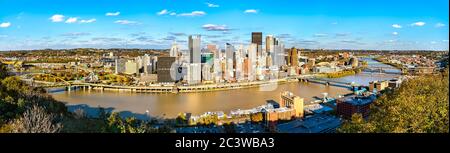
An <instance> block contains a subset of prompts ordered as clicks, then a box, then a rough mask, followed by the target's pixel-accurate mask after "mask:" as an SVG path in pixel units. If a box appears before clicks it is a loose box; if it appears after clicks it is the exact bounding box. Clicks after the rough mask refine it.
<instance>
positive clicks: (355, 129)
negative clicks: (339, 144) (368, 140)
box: [337, 113, 374, 133]
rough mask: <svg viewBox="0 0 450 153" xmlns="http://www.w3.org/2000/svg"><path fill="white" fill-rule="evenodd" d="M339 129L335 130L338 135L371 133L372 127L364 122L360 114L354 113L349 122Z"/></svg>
mask: <svg viewBox="0 0 450 153" xmlns="http://www.w3.org/2000/svg"><path fill="white" fill-rule="evenodd" d="M345 122H346V123H344V124H343V125H342V127H341V128H339V129H337V132H340V133H367V132H372V131H373V130H374V129H373V127H372V126H371V125H370V124H369V123H367V122H366V121H364V118H363V117H362V115H361V114H359V113H356V114H353V115H352V118H351V119H350V120H349V121H345Z"/></svg>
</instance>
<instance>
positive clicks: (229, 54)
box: [225, 43, 235, 81]
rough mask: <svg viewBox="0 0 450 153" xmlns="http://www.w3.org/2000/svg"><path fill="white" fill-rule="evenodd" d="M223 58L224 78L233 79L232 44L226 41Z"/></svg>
mask: <svg viewBox="0 0 450 153" xmlns="http://www.w3.org/2000/svg"><path fill="white" fill-rule="evenodd" d="M225 46H226V49H225V56H226V57H225V59H226V70H225V79H226V80H228V81H231V80H233V79H234V65H233V64H234V50H235V49H234V46H233V45H231V44H229V43H226V44H225Z"/></svg>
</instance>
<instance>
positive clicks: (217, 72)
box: [213, 58, 222, 83]
mask: <svg viewBox="0 0 450 153" xmlns="http://www.w3.org/2000/svg"><path fill="white" fill-rule="evenodd" d="M213 67H214V68H213V76H214V81H215V82H216V83H218V82H221V80H222V64H221V60H220V58H214V65H213Z"/></svg>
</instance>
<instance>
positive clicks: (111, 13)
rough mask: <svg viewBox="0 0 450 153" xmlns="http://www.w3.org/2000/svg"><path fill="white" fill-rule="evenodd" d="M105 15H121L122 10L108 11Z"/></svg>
mask: <svg viewBox="0 0 450 153" xmlns="http://www.w3.org/2000/svg"><path fill="white" fill-rule="evenodd" d="M105 15H106V16H118V15H120V12H108V13H106V14H105Z"/></svg>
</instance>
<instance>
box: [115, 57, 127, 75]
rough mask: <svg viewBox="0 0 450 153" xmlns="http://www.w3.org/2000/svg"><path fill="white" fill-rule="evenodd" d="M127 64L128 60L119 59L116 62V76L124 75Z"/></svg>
mask: <svg viewBox="0 0 450 153" xmlns="http://www.w3.org/2000/svg"><path fill="white" fill-rule="evenodd" d="M126 62H127V60H126V59H123V58H118V59H116V61H115V66H116V69H115V74H119V73H124V72H125V63H126Z"/></svg>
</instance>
